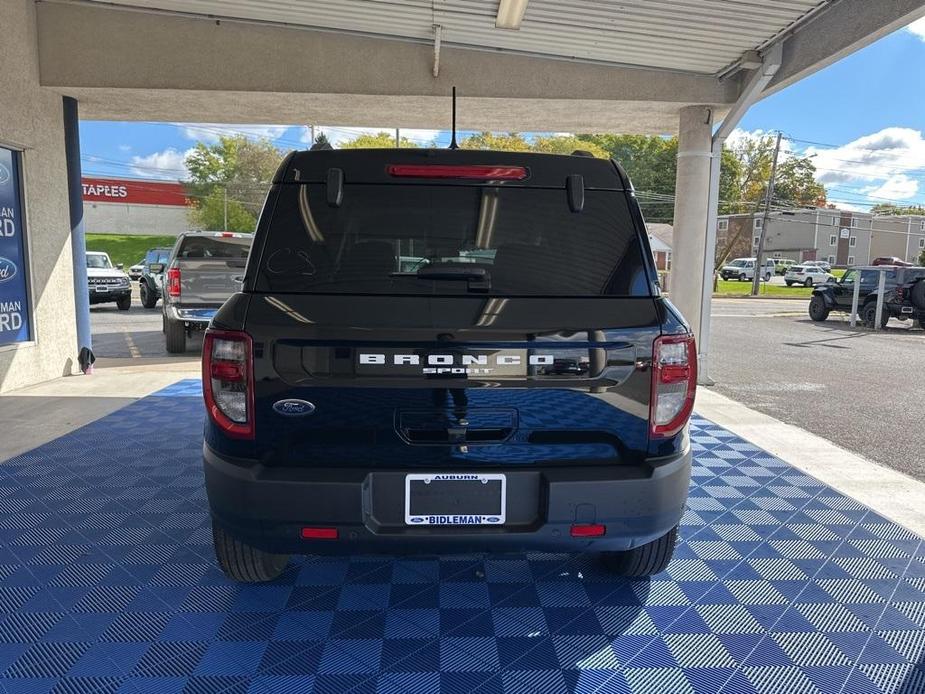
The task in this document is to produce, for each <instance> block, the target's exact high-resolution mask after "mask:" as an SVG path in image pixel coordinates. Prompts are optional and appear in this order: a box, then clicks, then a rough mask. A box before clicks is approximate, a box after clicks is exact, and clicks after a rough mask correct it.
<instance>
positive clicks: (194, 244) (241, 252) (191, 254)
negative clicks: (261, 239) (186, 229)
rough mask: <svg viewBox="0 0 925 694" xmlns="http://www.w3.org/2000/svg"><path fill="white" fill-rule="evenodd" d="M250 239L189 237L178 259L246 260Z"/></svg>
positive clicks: (182, 245)
mask: <svg viewBox="0 0 925 694" xmlns="http://www.w3.org/2000/svg"><path fill="white" fill-rule="evenodd" d="M252 240H253V239H252V238H250V237H243V238H234V237H230V236H187V237H186V238H184V239H183V241H182V242H181V244H180V247H179V248H178V249H177V257H178V258H191V259H192V258H199V259H203V258H246V257H247V254H248V253H249V252H250V248H251V241H252Z"/></svg>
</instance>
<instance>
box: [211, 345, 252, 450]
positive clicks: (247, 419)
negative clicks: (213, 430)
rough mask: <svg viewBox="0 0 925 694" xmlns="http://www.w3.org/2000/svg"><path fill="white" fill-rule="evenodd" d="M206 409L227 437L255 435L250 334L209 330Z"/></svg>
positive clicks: (249, 437) (248, 437)
mask: <svg viewBox="0 0 925 694" xmlns="http://www.w3.org/2000/svg"><path fill="white" fill-rule="evenodd" d="M202 392H203V396H204V397H205V401H206V411H207V412H208V413H209V417H210V418H211V419H212V421H213V422H215V424H216V425H217V426H218V427H219V428H220V429H222V430H223V431H224V432H225V433H226V434H227V435H228V436H231V437H232V438H238V439H252V438H254V362H253V343H252V342H251V338H250V335H248V334H247V333H243V332H238V331H231V330H208V331H206V335H205V339H204V341H203V343H202Z"/></svg>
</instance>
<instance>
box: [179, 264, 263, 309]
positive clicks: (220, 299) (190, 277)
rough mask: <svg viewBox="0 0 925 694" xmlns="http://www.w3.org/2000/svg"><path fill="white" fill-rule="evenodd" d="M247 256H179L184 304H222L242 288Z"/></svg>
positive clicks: (181, 298) (181, 293) (181, 291)
mask: <svg viewBox="0 0 925 694" xmlns="http://www.w3.org/2000/svg"><path fill="white" fill-rule="evenodd" d="M246 262H247V261H246V259H245V258H227V259H224V258H202V259H190V258H178V259H177V260H176V261H175V262H174V266H175V267H178V268H179V269H180V301H179V303H180V304H181V305H203V304H208V305H221V304H223V303H224V302H225V301H226V300H227V299H228V297H229V296H231V295H232V294H234V293H235V292H238V291H240V290H241V285H242V282H243V280H244V267H245V264H246Z"/></svg>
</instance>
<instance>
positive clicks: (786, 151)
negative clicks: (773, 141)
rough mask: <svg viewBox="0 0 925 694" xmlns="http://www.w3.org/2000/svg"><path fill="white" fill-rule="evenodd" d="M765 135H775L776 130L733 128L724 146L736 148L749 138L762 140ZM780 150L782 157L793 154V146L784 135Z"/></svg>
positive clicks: (772, 136)
mask: <svg viewBox="0 0 925 694" xmlns="http://www.w3.org/2000/svg"><path fill="white" fill-rule="evenodd" d="M767 137H771V138H774V137H777V131H776V130H773V131H771V130H760V129H758V130H743V129H742V128H733V130H732V132H731V133H729V137H727V138H726V146H727V147H729V148H731V149H737V148H739V147H741V146H743V145H744V144H745V143H746V142H748V141H749V140H762V139H764V138H767ZM780 151H781V153H782V154H783V156H784V158H786V157H789V156H791V155H792V154H793V147H792V145H791V143H790V141H789V140H788V139H787V138H786V137H785V138H783V139H782V140H781V141H780Z"/></svg>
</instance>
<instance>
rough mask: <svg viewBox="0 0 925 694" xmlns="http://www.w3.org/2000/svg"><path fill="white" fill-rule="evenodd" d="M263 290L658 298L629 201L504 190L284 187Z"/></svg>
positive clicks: (265, 259) (617, 196)
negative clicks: (574, 201) (336, 198)
mask: <svg viewBox="0 0 925 694" xmlns="http://www.w3.org/2000/svg"><path fill="white" fill-rule="evenodd" d="M256 289H257V290H258V291H273V292H297V293H312V292H314V293H344V294H351V293H358V294H465V293H468V292H473V291H475V292H482V293H490V294H494V295H502V296H504V295H512V296H514V295H536V296H540V295H546V296H601V295H609V296H648V295H649V294H650V289H649V284H648V280H647V276H646V270H645V264H644V262H643V250H642V245H641V242H640V235H639V234H638V233H637V231H636V228H635V226H634V224H633V220H632V217H631V216H630V210H629V207H628V203H627V199H626V196H625V194H624V193H622V192H615V191H593V190H588V191H586V192H585V202H584V208H583V209H582V211H581V212H572V211H571V209H570V207H569V203H568V198H567V196H566V191H565V190H564V189H562V190H550V189H536V188H533V189H531V188H523V187H516V188H515V187H503V186H477V185H474V186H448V185H385V184H349V185H347V186H345V187H344V191H343V200H342V202H341V205H340V206H331V205H329V204H328V201H327V192H326V186H324V185H321V184H303V185H299V184H284V185H282V186H281V190H280V196H279V200H278V202H277V204H276V207H275V210H274V212H273V218H272V220H271V222H270V227H269V230H268V236H267V240H266V245H265V248H264V250H263V254H262V258H261V259H260V267H259V272H258V277H257V283H256Z"/></svg>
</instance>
